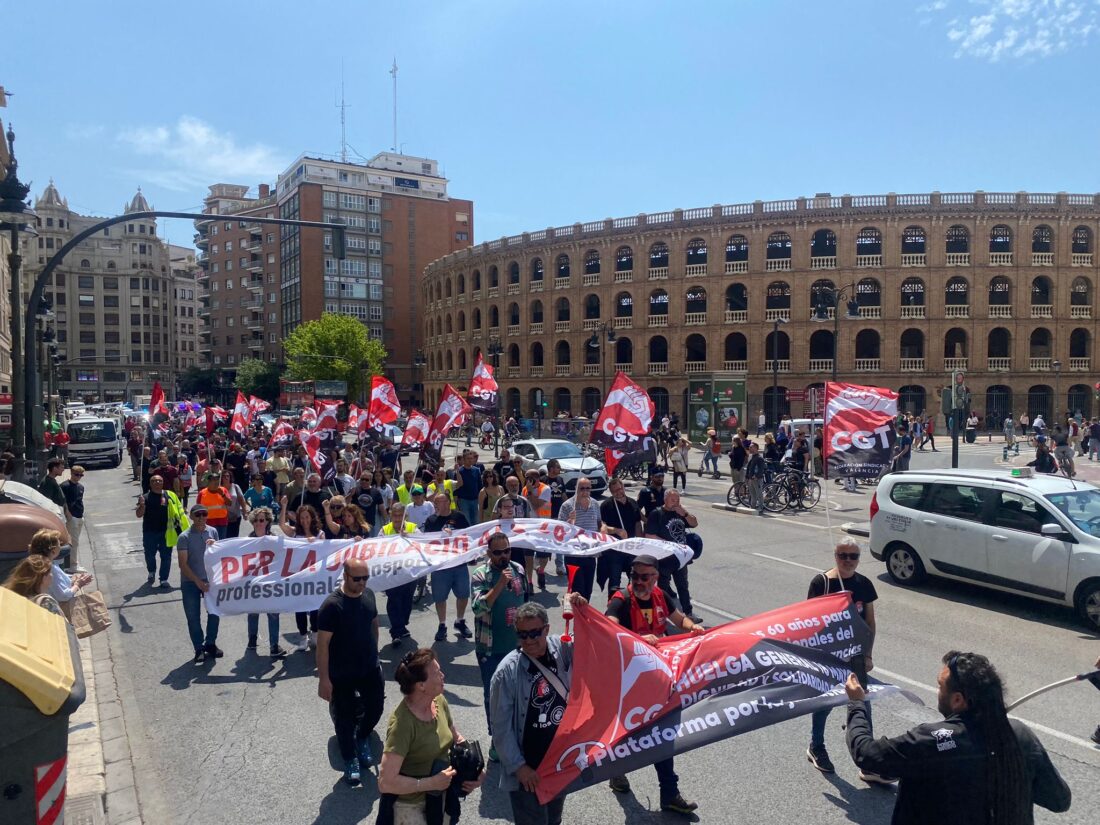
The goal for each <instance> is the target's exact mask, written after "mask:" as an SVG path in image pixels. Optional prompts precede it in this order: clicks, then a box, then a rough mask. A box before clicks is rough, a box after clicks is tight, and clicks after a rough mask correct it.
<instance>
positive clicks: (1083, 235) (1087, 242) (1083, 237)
mask: <svg viewBox="0 0 1100 825" xmlns="http://www.w3.org/2000/svg"><path fill="white" fill-rule="evenodd" d="M1071 251H1072V252H1073V254H1075V255H1088V254H1090V253H1091V252H1092V230H1091V229H1089V228H1088V227H1087V226H1079V227H1077V228H1076V229H1074V230H1073V249H1072V250H1071Z"/></svg>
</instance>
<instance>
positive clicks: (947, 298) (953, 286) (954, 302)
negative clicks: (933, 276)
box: [944, 276, 970, 307]
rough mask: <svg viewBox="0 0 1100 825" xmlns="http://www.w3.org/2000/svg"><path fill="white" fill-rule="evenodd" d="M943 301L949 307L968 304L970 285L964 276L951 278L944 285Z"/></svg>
mask: <svg viewBox="0 0 1100 825" xmlns="http://www.w3.org/2000/svg"><path fill="white" fill-rule="evenodd" d="M944 303H945V304H947V306H949V307H954V306H968V305H969V304H970V285H969V284H968V283H967V282H966V278H961V277H958V276H956V277H954V278H951V279H950V280H949V281H948V282H947V285H946V286H945V287H944Z"/></svg>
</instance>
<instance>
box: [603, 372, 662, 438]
mask: <svg viewBox="0 0 1100 825" xmlns="http://www.w3.org/2000/svg"><path fill="white" fill-rule="evenodd" d="M655 413H656V407H655V406H654V404H653V399H651V398H650V397H649V393H647V392H646V391H645V390H644V389H643V388H642V387H641V386H639V385H638V384H635V383H634V382H633V381H631V380H630V379H629V378H627V377H626V374H625V373H623V372H621V371H620V372H617V373H615V380H614V381H613V382H612V384H611V389H610V390H609V391H608V393H607V398H606V399H605V400H604V402H603V409H601V410H600V416H599V418H597V419H596V423H595V424H593V425H592V435H591V436H589V439H588V440H589V441H590V442H591V443H593V444H599V445H600V446H601V447H604V448H608V449H613V450H618V451H619V452H620V453H631V452H634V451H635V450H641V449H643V448H644V443H643V439H644V438H645V435H646V434H647V433H648V432H649V428H650V426H651V425H652V424H653V416H654V414H655Z"/></svg>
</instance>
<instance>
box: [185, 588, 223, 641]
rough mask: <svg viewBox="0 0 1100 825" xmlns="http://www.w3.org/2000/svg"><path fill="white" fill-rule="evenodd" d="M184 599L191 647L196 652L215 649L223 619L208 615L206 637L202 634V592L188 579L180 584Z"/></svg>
mask: <svg viewBox="0 0 1100 825" xmlns="http://www.w3.org/2000/svg"><path fill="white" fill-rule="evenodd" d="M180 595H181V596H182V597H183V615H184V616H186V617H187V633H188V635H190V636H191V646H192V647H193V648H195V650H196V652H197V651H199V650H202V649H203V648H204V647H213V646H214V643H215V642H217V641H218V625H219V624H220V623H221V619H219V618H218V617H217V616H212V615H210V614H209V613H207V614H206V635H205V636H203V632H202V591H201V590H199V588H198V586H197V585H196V584H195V583H194V582H193V581H190V580H188V579H184V580H183V582H182V583H181V584H180Z"/></svg>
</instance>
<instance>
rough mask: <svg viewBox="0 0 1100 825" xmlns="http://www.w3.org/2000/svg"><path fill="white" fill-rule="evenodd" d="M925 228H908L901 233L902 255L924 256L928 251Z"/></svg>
mask: <svg viewBox="0 0 1100 825" xmlns="http://www.w3.org/2000/svg"><path fill="white" fill-rule="evenodd" d="M925 238H926V235H925V232H924V227H923V226H907V227H905V229H904V230H903V231H902V233H901V254H902V255H923V254H924V253H925V252H926V251H927V250H926V245H925Z"/></svg>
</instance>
